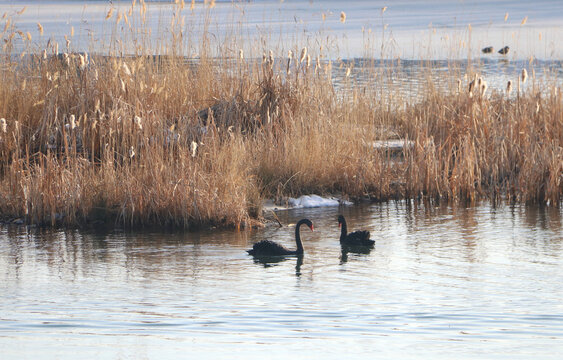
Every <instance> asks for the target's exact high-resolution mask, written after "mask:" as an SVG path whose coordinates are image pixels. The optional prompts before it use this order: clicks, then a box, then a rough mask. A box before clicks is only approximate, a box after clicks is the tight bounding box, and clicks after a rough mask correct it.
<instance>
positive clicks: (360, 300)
mask: <svg viewBox="0 0 563 360" xmlns="http://www.w3.org/2000/svg"><path fill="white" fill-rule="evenodd" d="M339 212H341V213H343V214H345V215H347V217H348V223H349V227H350V228H351V229H360V228H361V229H367V230H370V231H371V232H372V237H373V238H375V239H376V241H377V242H376V246H375V248H374V249H373V250H372V251H371V253H368V254H356V253H348V254H343V253H342V252H341V249H340V245H339V242H338V224H337V222H336V215H337V214H338V213H339ZM279 215H280V219H281V220H282V222H283V223H285V224H290V223H295V222H296V221H297V220H299V219H300V218H302V217H309V218H311V219H312V220H313V221H314V223H315V232H310V231H309V230H308V229H307V228H306V227H304V228H303V231H302V237H303V239H304V243H305V251H306V254H305V256H304V257H303V258H302V259H298V258H288V259H286V260H284V261H280V262H278V263H269V264H262V263H260V262H255V261H254V260H253V259H252V258H251V257H250V256H248V255H247V254H246V252H245V250H246V249H247V248H249V247H250V246H251V245H252V243H253V242H256V241H259V240H261V239H265V238H268V239H272V240H276V241H278V242H280V243H283V244H285V245H286V246H288V247H290V246H291V247H293V246H294V243H293V229H292V228H290V227H285V228H282V229H279V228H273V227H271V228H266V229H259V230H252V231H244V232H233V231H210V232H201V233H188V234H162V233H161V234H157V233H135V234H132V233H112V234H105V235H100V234H92V233H80V232H74V231H69V232H47V233H36V232H30V233H26V232H25V231H22V230H18V229H5V228H4V229H0V294H1V295H0V348H2V353H3V354H2V359H22V358H39V359H55V358H56V359H76V358H112V359H113V358H118V359H144V358H147V359H148V358H196V357H197V358H230V359H232V358H241V359H242V358H244V359H253V358H264V356H267V358H274V359H277V358H285V357H287V356H288V355H289V354H291V356H292V357H295V358H307V359H314V358H319V359H327V358H328V359H330V358H341V357H342V356H343V355H346V356H347V357H348V358H354V359H356V358H370V359H371V358H433V359H436V358H449V359H451V358H456V359H461V358H505V359H518V358H521V359H530V358H542V359H549V358H552V359H559V358H561V354H562V353H563V300H562V299H563V270H562V266H563V235H562V234H563V212H562V211H561V210H560V209H547V208H530V207H502V208H496V209H495V208H491V207H490V206H487V205H481V206H478V207H471V208H457V207H454V208H452V207H445V206H438V207H433V206H419V205H416V206H412V205H409V204H407V203H405V202H399V203H387V204H377V205H369V206H361V207H346V208H340V209H337V208H334V209H327V208H324V209H308V210H294V211H290V212H282V213H280V214H279Z"/></svg>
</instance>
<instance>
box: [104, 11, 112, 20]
mask: <svg viewBox="0 0 563 360" xmlns="http://www.w3.org/2000/svg"><path fill="white" fill-rule="evenodd" d="M112 15H113V8H111V9H109V11H108V13H107V15H106V20H107V19H109V18H110V17H111V16H112Z"/></svg>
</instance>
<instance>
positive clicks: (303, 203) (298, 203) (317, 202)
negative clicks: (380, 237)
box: [288, 195, 352, 209]
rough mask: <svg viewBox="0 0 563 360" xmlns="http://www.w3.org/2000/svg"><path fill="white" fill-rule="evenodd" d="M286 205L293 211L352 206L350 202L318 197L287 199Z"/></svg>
mask: <svg viewBox="0 0 563 360" xmlns="http://www.w3.org/2000/svg"><path fill="white" fill-rule="evenodd" d="M288 204H289V206H290V207H292V208H295V209H300V208H313V207H324V206H339V205H340V204H342V205H352V203H351V202H349V201H345V200H338V199H335V198H323V197H322V196H319V195H303V196H301V197H299V198H289V200H288Z"/></svg>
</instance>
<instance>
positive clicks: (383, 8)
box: [381, 6, 387, 15]
mask: <svg viewBox="0 0 563 360" xmlns="http://www.w3.org/2000/svg"><path fill="white" fill-rule="evenodd" d="M385 10H387V6H384V7H382V8H381V15H383V13H384V12H385Z"/></svg>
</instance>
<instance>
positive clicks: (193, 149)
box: [191, 141, 197, 157]
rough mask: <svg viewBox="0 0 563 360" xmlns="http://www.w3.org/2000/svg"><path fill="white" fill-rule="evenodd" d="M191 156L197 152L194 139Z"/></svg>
mask: <svg viewBox="0 0 563 360" xmlns="http://www.w3.org/2000/svg"><path fill="white" fill-rule="evenodd" d="M191 148H192V157H195V155H196V153H197V143H196V142H195V141H192V146H191Z"/></svg>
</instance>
